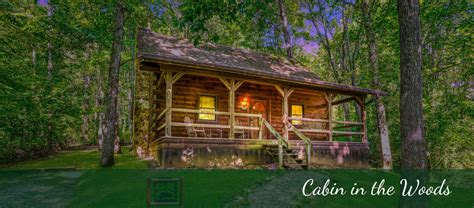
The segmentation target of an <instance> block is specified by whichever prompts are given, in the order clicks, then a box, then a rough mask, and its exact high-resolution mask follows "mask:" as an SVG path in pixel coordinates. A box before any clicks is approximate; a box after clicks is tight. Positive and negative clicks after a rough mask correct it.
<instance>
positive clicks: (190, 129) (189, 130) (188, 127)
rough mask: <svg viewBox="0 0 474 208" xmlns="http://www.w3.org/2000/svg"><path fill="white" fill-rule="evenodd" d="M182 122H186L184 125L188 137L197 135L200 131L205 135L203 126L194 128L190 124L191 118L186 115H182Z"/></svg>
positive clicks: (191, 122)
mask: <svg viewBox="0 0 474 208" xmlns="http://www.w3.org/2000/svg"><path fill="white" fill-rule="evenodd" d="M184 123H186V124H188V125H186V132H187V133H188V136H189V137H198V133H202V134H203V135H204V137H207V135H206V131H205V130H204V128H196V127H194V126H191V124H193V120H191V118H189V117H188V116H186V117H184Z"/></svg>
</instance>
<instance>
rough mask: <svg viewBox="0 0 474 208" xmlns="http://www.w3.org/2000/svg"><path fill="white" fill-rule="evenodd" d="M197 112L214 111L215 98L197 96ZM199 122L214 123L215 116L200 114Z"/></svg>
mask: <svg viewBox="0 0 474 208" xmlns="http://www.w3.org/2000/svg"><path fill="white" fill-rule="evenodd" d="M199 110H206V111H216V97H214V96H204V95H201V96H199ZM199 120H206V121H215V120H216V115H215V114H204V113H200V114H199Z"/></svg>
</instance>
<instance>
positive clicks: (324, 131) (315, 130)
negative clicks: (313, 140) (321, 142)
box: [288, 117, 364, 139]
mask: <svg viewBox="0 0 474 208" xmlns="http://www.w3.org/2000/svg"><path fill="white" fill-rule="evenodd" d="M292 120H296V121H301V122H302V123H303V124H305V123H322V124H327V128H325V129H323V128H317V127H311V126H307V125H303V126H305V127H304V128H296V127H294V126H293V125H292V126H293V127H294V128H295V129H296V130H298V131H299V132H302V133H319V134H326V135H328V136H329V135H331V136H329V138H331V139H332V137H338V136H363V135H364V131H363V130H360V131H343V130H344V129H348V128H352V127H361V129H362V127H363V126H364V123H363V122H356V121H335V120H331V121H330V120H329V119H314V118H296V117H288V121H289V122H288V123H289V124H290V125H291V123H290V122H291V121H292ZM334 124H336V125H337V124H343V126H332V125H334ZM330 125H331V126H330ZM333 129H343V130H333Z"/></svg>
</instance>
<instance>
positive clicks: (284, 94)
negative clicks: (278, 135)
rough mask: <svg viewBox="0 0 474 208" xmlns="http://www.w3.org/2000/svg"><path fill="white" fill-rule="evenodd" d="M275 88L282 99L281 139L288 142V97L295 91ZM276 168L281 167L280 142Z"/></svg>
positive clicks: (279, 143) (281, 146)
mask: <svg viewBox="0 0 474 208" xmlns="http://www.w3.org/2000/svg"><path fill="white" fill-rule="evenodd" d="M275 88H276V89H277V90H278V92H280V94H281V96H282V97H283V109H282V113H283V118H282V119H283V128H284V129H283V138H284V139H285V140H286V141H288V139H289V137H290V136H289V130H288V125H287V123H288V97H290V95H291V93H293V91H294V90H295V89H293V88H283V89H282V88H281V87H280V86H278V85H275ZM278 166H279V167H280V168H281V167H283V145H282V142H281V141H278Z"/></svg>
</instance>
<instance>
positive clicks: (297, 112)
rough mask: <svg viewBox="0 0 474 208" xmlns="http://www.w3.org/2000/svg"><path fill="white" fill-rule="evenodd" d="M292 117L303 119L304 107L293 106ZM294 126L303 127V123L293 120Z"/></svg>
mask: <svg viewBox="0 0 474 208" xmlns="http://www.w3.org/2000/svg"><path fill="white" fill-rule="evenodd" d="M291 117H295V118H303V105H291ZM291 123H292V124H294V125H301V124H303V121H300V120H291Z"/></svg>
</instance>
